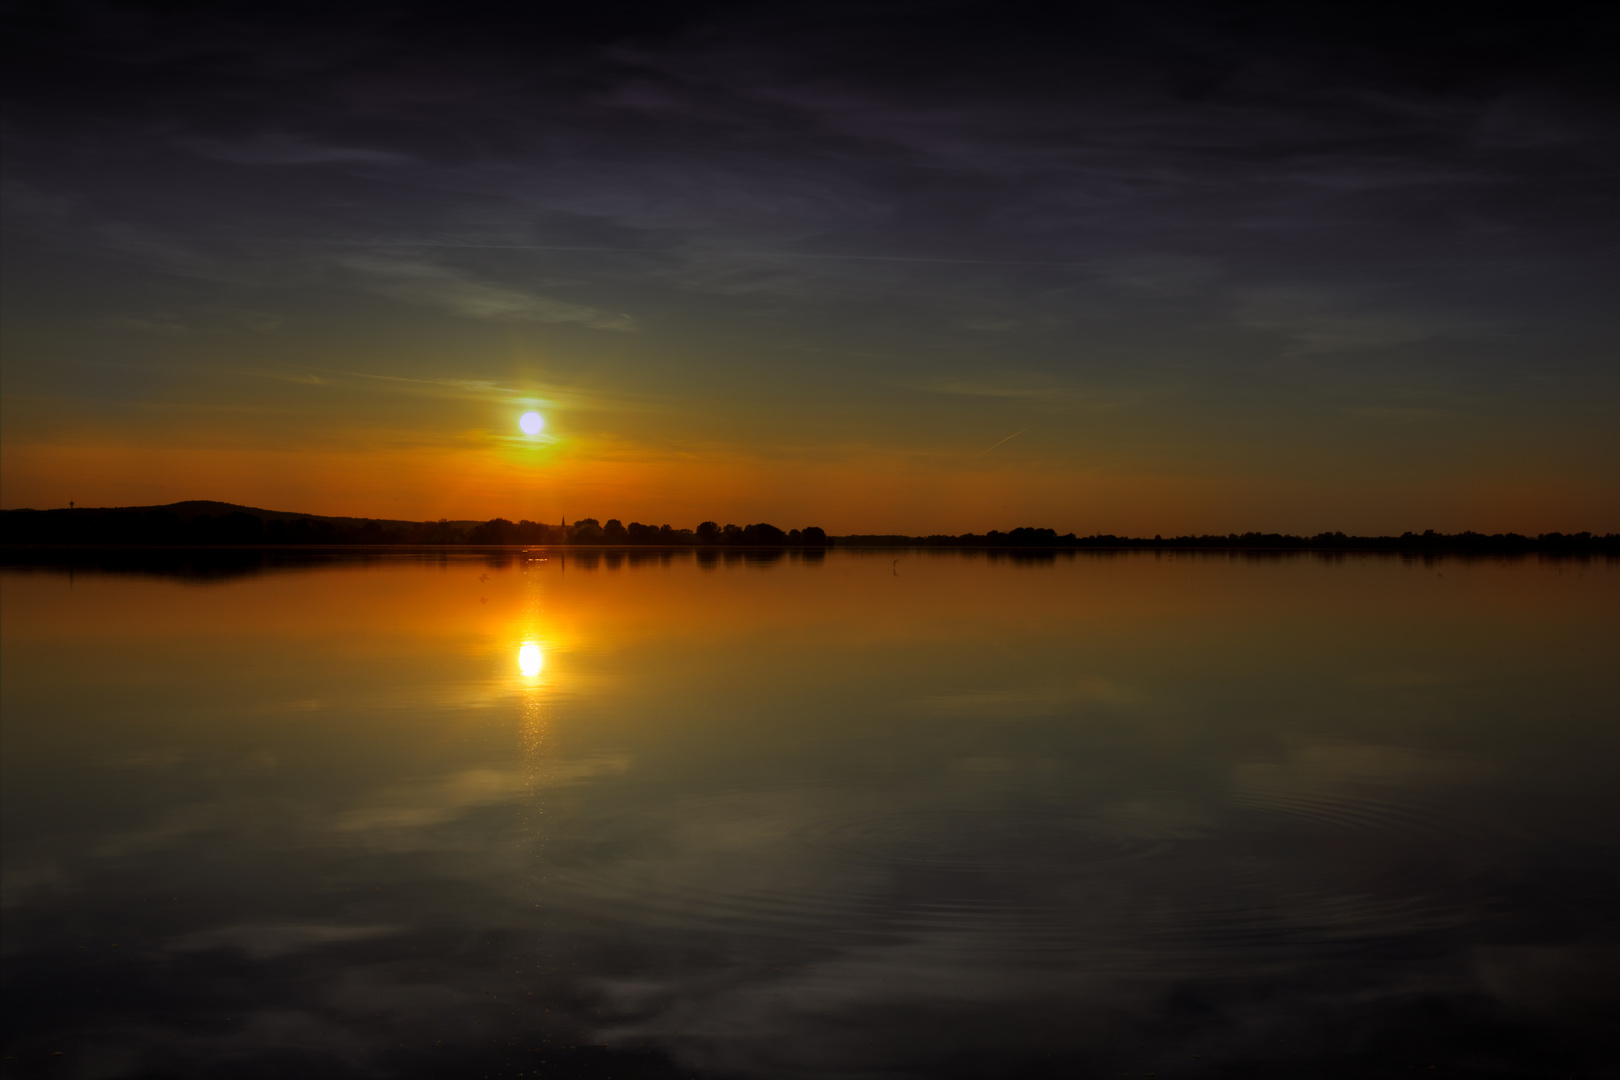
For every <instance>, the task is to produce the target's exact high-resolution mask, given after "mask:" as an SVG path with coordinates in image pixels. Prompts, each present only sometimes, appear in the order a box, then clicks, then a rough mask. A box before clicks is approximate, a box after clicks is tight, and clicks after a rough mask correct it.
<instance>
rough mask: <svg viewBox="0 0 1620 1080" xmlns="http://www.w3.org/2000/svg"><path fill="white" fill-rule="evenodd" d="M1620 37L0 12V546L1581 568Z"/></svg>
mask: <svg viewBox="0 0 1620 1080" xmlns="http://www.w3.org/2000/svg"><path fill="white" fill-rule="evenodd" d="M1615 10H1616V9H1615V8H1614V7H1613V6H1612V5H1600V4H1590V5H1567V6H1560V5H1511V6H1510V5H1495V6H1492V5H1481V6H1477V7H1475V8H1473V9H1470V10H1468V11H1466V12H1460V11H1458V10H1455V9H1451V8H1439V7H1432V8H1425V7H1424V6H1422V5H1414V4H1405V5H1393V6H1390V7H1387V8H1378V7H1374V6H1370V5H1339V6H1335V7H1331V8H1329V7H1324V6H1321V5H1300V4H1286V5H1285V4H1274V5H1264V4H1250V5H1212V4H1150V3H1128V4H1126V3H1121V4H1113V5H1109V4H1089V5H1059V4H1050V3H1042V4H1028V5H1017V4H1007V3H998V4H938V3H929V4H923V3H913V4H873V3H861V4H843V5H840V4H827V3H820V4H814V5H802V6H794V5H786V4H759V5H750V4H711V5H701V4H687V5H679V4H657V5H648V6H646V7H634V6H625V5H600V4H598V5H591V6H589V7H586V6H583V5H578V6H575V5H569V6H562V5H558V6H555V7H552V6H536V5H526V6H517V5H514V6H511V7H495V6H476V5H465V4H463V5H443V6H434V7H428V6H423V5H415V6H413V5H404V4H387V5H363V4H335V5H319V6H317V5H296V4H276V5H263V6H259V5H223V4H183V3H174V4H162V5H145V6H138V7H137V6H129V5H113V4H94V3H77V4H75V3H50V4H44V3H39V4H26V3H24V4H7V5H6V6H5V12H6V14H5V31H6V33H5V55H4V63H3V66H0V77H3V79H4V128H3V138H4V174H5V229H6V238H5V240H6V242H5V256H4V258H5V262H4V271H5V279H4V281H5V299H6V303H5V310H4V320H5V326H4V333H5V338H4V347H5V351H4V364H5V367H4V386H3V390H4V397H5V401H4V408H5V436H4V437H5V459H6V467H5V472H4V482H5V492H4V501H5V504H6V505H7V506H14V505H55V504H59V503H65V502H66V500H67V499H68V498H73V497H75V496H74V495H73V494H72V492H74V491H77V492H79V495H78V496H77V498H78V499H79V501H80V502H106V503H118V502H140V501H150V500H157V499H163V498H171V497H172V498H181V497H218V498H230V499H232V500H233V501H243V502H265V501H271V502H275V503H276V505H278V506H285V507H286V508H290V509H310V510H332V511H347V512H359V513H376V514H388V515H391V516H392V515H403V516H428V515H435V516H436V515H437V514H439V513H441V512H443V513H451V514H469V515H476V516H487V515H489V514H494V513H504V514H507V515H508V516H536V517H539V516H547V517H550V516H555V513H556V512H563V513H567V514H569V516H582V515H583V514H586V513H596V514H598V515H599V516H609V515H612V516H622V517H625V518H626V520H629V519H630V518H632V517H642V518H647V517H652V518H657V519H658V520H666V519H674V520H675V521H676V523H677V524H690V522H686V521H685V520H684V517H687V516H693V515H696V516H697V517H710V516H721V517H724V516H726V515H730V516H732V517H735V518H738V519H742V518H747V519H749V520H754V519H760V518H764V519H768V520H776V519H778V518H780V519H781V524H784V525H789V524H796V523H798V522H797V517H796V515H797V516H804V515H810V516H813V517H817V518H819V519H824V520H826V521H827V523H828V524H829V525H831V526H832V527H834V528H835V529H838V530H843V529H851V530H853V529H867V528H873V529H877V528H883V529H888V528H894V529H905V530H908V531H910V530H923V529H936V528H939V529H951V530H952V531H957V530H961V529H967V528H975V529H982V528H989V527H997V526H1005V525H1009V524H1012V523H1014V520H1013V519H1015V518H1016V519H1017V520H1018V521H1024V520H1028V521H1030V522H1032V523H1046V524H1052V525H1054V526H1058V527H1060V528H1063V529H1069V528H1075V529H1080V530H1081V531H1091V530H1092V529H1105V530H1116V529H1118V530H1122V529H1131V530H1143V531H1148V532H1153V531H1160V530H1161V529H1163V530H1172V529H1177V530H1179V529H1183V528H1190V529H1199V530H1202V529H1210V530H1217V529H1218V530H1220V531H1226V530H1227V529H1228V528H1249V527H1258V528H1289V529H1306V530H1314V529H1317V528H1349V529H1366V530H1373V529H1384V528H1407V527H1416V528H1422V527H1425V526H1433V527H1444V528H1465V527H1477V528H1519V529H1528V530H1530V531H1536V530H1538V529H1548V528H1570V527H1609V528H1614V527H1620V384H1617V382H1616V378H1615V372H1616V365H1615V356H1616V344H1617V340H1616V339H1617V334H1616V319H1615V315H1614V297H1615V295H1616V286H1617V284H1620V280H1617V278H1620V275H1617V272H1616V237H1617V229H1616V226H1617V224H1620V214H1617V198H1616V192H1617V186H1616V180H1617V173H1620V170H1617V168H1616V158H1617V154H1616V149H1617V144H1616V138H1615V131H1616V124H1615V122H1616V118H1617V117H1616V109H1615V99H1616V94H1615V89H1616V84H1615V80H1614V77H1613V76H1612V75H1611V74H1610V73H1609V72H1608V71H1607V70H1606V67H1607V66H1608V65H1606V64H1605V61H1606V60H1607V59H1610V58H1611V55H1612V53H1613V51H1614V45H1615V42H1616V39H1617V35H1616V33H1615V30H1616V20H1615V18H1614V11H1615ZM531 406H532V407H538V408H540V409H541V410H542V411H543V412H545V413H546V415H547V417H548V422H549V424H550V428H549V431H550V432H552V433H553V435H554V436H555V440H556V441H554V442H550V443H546V444H545V445H543V446H540V447H534V446H527V445H520V444H518V443H517V441H516V440H515V439H514V438H512V436H515V435H516V434H517V433H516V429H515V427H514V426H513V423H514V420H513V418H515V415H516V412H518V411H521V409H522V408H526V407H531ZM1004 438H1005V439H1007V441H1006V442H1005V443H1003V444H1002V445H1000V446H996V447H994V448H993V449H991V447H992V444H995V443H997V441H998V440H1001V439H1004ZM1425 515H1427V516H1426V517H1425ZM1577 519H1578V520H1577ZM694 520H696V517H694Z"/></svg>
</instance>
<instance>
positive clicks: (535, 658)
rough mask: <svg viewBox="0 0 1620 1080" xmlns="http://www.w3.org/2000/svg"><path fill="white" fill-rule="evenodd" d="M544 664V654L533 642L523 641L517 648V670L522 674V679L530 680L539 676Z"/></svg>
mask: <svg viewBox="0 0 1620 1080" xmlns="http://www.w3.org/2000/svg"><path fill="white" fill-rule="evenodd" d="M545 662H546V658H545V654H544V653H542V652H541V651H540V646H538V645H536V644H535V643H534V642H532V641H525V642H524V643H523V644H522V645H521V646H520V647H519V648H518V670H519V671H521V672H522V673H523V677H524V678H526V679H532V678H534V677H535V676H537V675H539V674H540V669H541V668H542V667H544V666H545Z"/></svg>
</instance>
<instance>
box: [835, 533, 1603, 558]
mask: <svg viewBox="0 0 1620 1080" xmlns="http://www.w3.org/2000/svg"><path fill="white" fill-rule="evenodd" d="M836 539H837V541H838V544H839V545H840V546H843V547H983V548H1053V549H1079V548H1107V549H1119V548H1127V549H1128V548H1149V549H1189V550H1198V549H1216V548H1219V549H1223V550H1232V549H1269V550H1278V551H1408V552H1410V551H1417V552H1422V551H1433V552H1481V553H1483V552H1498V553H1511V552H1532V551H1568V552H1593V553H1599V552H1602V553H1610V554H1620V534H1616V533H1607V534H1604V535H1595V534H1593V533H1590V532H1580V533H1559V532H1552V533H1541V534H1539V535H1536V536H1523V535H1521V534H1519V533H1493V534H1489V535H1487V534H1485V533H1477V532H1460V533H1439V532H1435V531H1434V530H1433V529H1427V530H1425V531H1423V532H1421V533H1415V532H1404V533H1402V534H1401V535H1399V536H1346V535H1345V534H1344V533H1342V532H1330V533H1329V532H1324V533H1317V534H1316V535H1315V536H1290V535H1288V534H1285V533H1260V532H1246V533H1227V534H1226V535H1224V536H1221V535H1211V534H1204V535H1199V536H1172V537H1163V536H1154V537H1152V538H1145V537H1139V536H1115V535H1114V534H1112V533H1098V534H1096V535H1093V536H1076V535H1075V534H1074V533H1065V534H1063V535H1061V536H1060V535H1058V533H1057V530H1055V529H1034V528H1018V529H1013V530H1012V531H1010V532H998V531H994V530H992V531H991V532H987V533H963V534H962V535H960V536H947V535H933V536H891V535H874V536H840V537H837V538H836Z"/></svg>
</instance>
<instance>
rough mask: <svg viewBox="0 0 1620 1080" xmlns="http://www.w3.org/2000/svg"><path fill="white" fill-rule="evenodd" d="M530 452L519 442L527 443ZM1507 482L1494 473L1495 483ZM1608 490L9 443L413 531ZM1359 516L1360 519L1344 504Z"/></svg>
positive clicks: (936, 517) (1423, 512) (1355, 502)
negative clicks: (443, 525) (498, 523)
mask: <svg viewBox="0 0 1620 1080" xmlns="http://www.w3.org/2000/svg"><path fill="white" fill-rule="evenodd" d="M513 441H514V442H518V441H523V442H526V440H522V438H521V437H515V438H514V440H513ZM1492 472H1494V475H1493V474H1492ZM1600 481H1601V477H1583V476H1576V475H1562V476H1557V477H1553V478H1548V477H1544V476H1538V475H1536V473H1535V472H1534V471H1533V470H1531V469H1529V468H1526V469H1524V470H1522V471H1521V472H1519V473H1518V475H1513V474H1511V473H1510V474H1508V475H1503V473H1502V472H1501V471H1494V470H1493V471H1491V472H1488V471H1486V470H1483V469H1482V470H1480V471H1479V472H1477V473H1475V474H1474V475H1472V476H1465V477H1457V476H1455V474H1451V475H1449V477H1448V474H1446V473H1445V472H1443V471H1441V470H1439V469H1436V470H1433V471H1431V472H1429V473H1428V474H1425V473H1424V472H1423V471H1422V470H1421V469H1419V468H1417V467H1414V468H1413V469H1412V470H1410V475H1408V476H1406V477H1405V478H1404V480H1403V483H1402V484H1401V485H1399V486H1395V485H1389V484H1386V483H1384V482H1382V481H1380V480H1377V479H1373V478H1362V479H1351V478H1345V479H1342V480H1340V481H1339V482H1336V483H1331V484H1328V483H1314V482H1309V481H1307V480H1303V479H1301V478H1297V477H1292V476H1288V475H1279V474H1276V473H1273V474H1270V475H1259V476H1254V475H1250V476H1235V475H1220V474H1209V473H1205V474H1200V473H1197V472H1192V471H1188V472H1182V473H1176V472H1168V471H1167V472H1160V473H1151V472H1149V473H1142V472H1134V471H1130V470H1129V469H1128V467H1126V466H1123V465H1118V464H1116V465H1114V466H1112V467H1096V468H1087V467H1080V466H1071V467H1067V468H1064V467H1060V466H1056V465H1052V466H1046V467H1040V466H1036V467H1031V466H1030V465H1029V464H1027V463H1025V462H1018V461H1008V462H1003V463H997V462H994V461H989V462H985V461H968V462H958V461H951V460H948V459H944V458H942V457H941V455H938V454H931V453H921V452H918V453H912V454H909V455H908V454H897V453H893V452H885V451H884V450H882V449H881V448H875V447H860V446H852V447H848V448H844V449H841V450H837V451H830V452H825V453H820V454H815V455H809V454H797V455H790V454H778V455H772V456H770V457H766V456H763V455H754V454H744V453H740V452H738V451H736V450H734V449H731V448H728V447H725V446H718V445H717V446H711V447H696V448H692V449H689V450H686V451H683V452H669V451H666V450H664V449H663V448H660V447H650V446H637V445H634V444H629V443H625V442H621V441H617V440H611V439H597V440H582V439H576V440H572V441H570V442H569V443H566V444H564V443H560V442H559V443H550V444H545V445H540V446H530V445H505V444H501V443H497V444H495V445H489V444H488V441H487V440H485V441H483V444H480V442H478V441H471V440H469V441H467V442H465V443H464V444H463V445H460V446H455V445H451V446H416V447H409V446H407V447H398V448H388V449H376V450H366V449H359V448H333V449H328V448H314V447H311V448H288V449H268V448H263V447H258V446H224V447H218V448H214V449H210V450H206V451H204V450H202V449H201V448H194V447H191V446H161V445H159V446H152V445H140V444H138V443H131V442H111V441H103V442H89V441H74V442H71V443H62V444H56V445H51V444H25V445H20V446H18V445H13V446H11V447H9V448H8V449H7V451H6V453H5V456H4V460H3V490H4V504H5V507H6V508H7V509H11V508H16V507H25V506H27V507H35V508H40V509H44V508H50V507H53V506H66V505H67V503H68V501H69V500H72V501H73V502H75V503H76V504H77V505H79V506H120V505H123V506H131V505H133V506H142V505H161V504H164V503H169V502H178V501H181V500H185V499H214V500H218V501H221V502H232V503H237V504H241V505H246V506H254V507H259V508H262V509H269V510H284V511H291V512H297V513H309V514H322V515H330V516H353V517H377V518H385V519H403V520H413V521H424V520H436V519H438V518H449V519H451V520H487V519H489V518H493V517H505V518H510V519H512V520H520V519H524V518H527V519H529V520H533V521H547V522H554V521H558V520H562V519H567V520H569V521H573V520H577V519H579V518H583V517H595V518H598V519H600V520H606V519H608V518H618V519H620V520H622V521H625V522H629V521H642V522H646V523H650V524H664V523H669V524H672V525H674V526H676V527H677V528H691V527H693V526H695V525H696V524H697V523H698V522H700V521H704V520H716V521H721V522H722V523H724V522H728V521H730V522H737V523H740V524H746V523H749V522H754V521H768V522H772V523H773V524H777V525H780V526H781V527H783V528H799V527H803V526H805V525H810V524H816V525H820V526H822V527H823V528H826V529H827V530H828V531H829V532H830V533H832V534H834V535H839V534H847V533H864V532H874V533H889V532H898V533H907V534H918V535H921V534H927V533H933V532H948V533H961V532H984V531H987V530H989V529H997V528H999V529H1009V528H1013V527H1015V526H1018V525H1026V524H1027V525H1036V526H1044V527H1051V528H1056V529H1057V530H1058V531H1059V532H1069V531H1074V532H1077V533H1079V534H1081V535H1086V534H1091V533H1099V532H1107V533H1117V534H1122V535H1125V534H1132V535H1148V536H1151V535H1154V534H1155V533H1162V534H1164V535H1175V534H1181V533H1226V532H1233V531H1248V530H1251V529H1252V530H1259V531H1280V532H1293V533H1302V534H1314V533H1316V532H1321V531H1333V530H1342V531H1345V532H1349V533H1352V534H1356V533H1360V534H1376V533H1400V532H1404V531H1406V530H1407V529H1412V530H1418V531H1420V530H1422V529H1425V528H1432V529H1437V530H1439V531H1442V532H1458V531H1462V530H1465V529H1474V530H1477V531H1481V532H1506V531H1514V532H1521V533H1526V534H1534V533H1537V532H1551V531H1564V532H1573V531H1580V530H1583V529H1585V530H1591V531H1594V532H1610V531H1620V506H1617V503H1616V500H1615V499H1614V497H1613V493H1612V492H1610V491H1609V490H1607V488H1606V487H1605V485H1603V484H1602V483H1601V482H1600ZM1352 507H1354V508H1356V509H1354V510H1353V511H1351V512H1347V510H1348V508H1352Z"/></svg>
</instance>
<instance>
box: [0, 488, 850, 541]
mask: <svg viewBox="0 0 1620 1080" xmlns="http://www.w3.org/2000/svg"><path fill="white" fill-rule="evenodd" d="M0 544H4V545H5V546H7V547H13V548H17V547H63V546H68V547H75V546H77V547H83V546H90V547H218V546H243V545H248V546H253V545H259V546H283V545H328V546H330V545H340V544H366V545H383V544H413V545H441V544H472V545H494V546H500V545H510V544H582V545H607V546H619V545H661V546H686V545H698V546H720V547H733V546H738V547H826V546H827V544H828V540H827V534H826V532H825V531H823V530H822V529H820V528H818V527H816V526H813V525H812V526H807V527H805V528H804V529H802V530H801V529H791V530H788V531H783V530H782V529H779V528H777V527H776V526H775V525H769V524H765V523H758V524H754V525H747V526H740V525H725V526H721V525H717V524H716V523H714V522H712V521H705V522H704V523H703V524H701V525H699V526H698V527H697V528H696V529H695V530H694V529H677V528H674V527H672V526H670V525H643V524H642V523H640V522H637V521H633V522H631V523H630V524H629V525H625V524H623V523H622V522H620V521H618V520H617V519H609V520H608V521H607V522H605V523H603V522H599V521H597V519H595V518H581V519H580V520H578V521H575V522H574V523H573V524H571V525H568V524H562V523H559V524H556V525H549V524H545V523H543V522H537V521H508V520H507V519H505V518H492V519H490V520H489V521H448V520H444V519H441V520H439V521H400V520H394V519H388V518H359V517H331V516H327V515H321V514H299V513H293V512H289V511H285V510H263V509H260V508H258V507H253V506H241V505H239V504H236V503H226V502H214V501H209V500H200V499H193V500H187V501H185V502H177V503H169V504H167V505H163V506H112V507H70V508H68V509H53V510H3V511H0Z"/></svg>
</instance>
